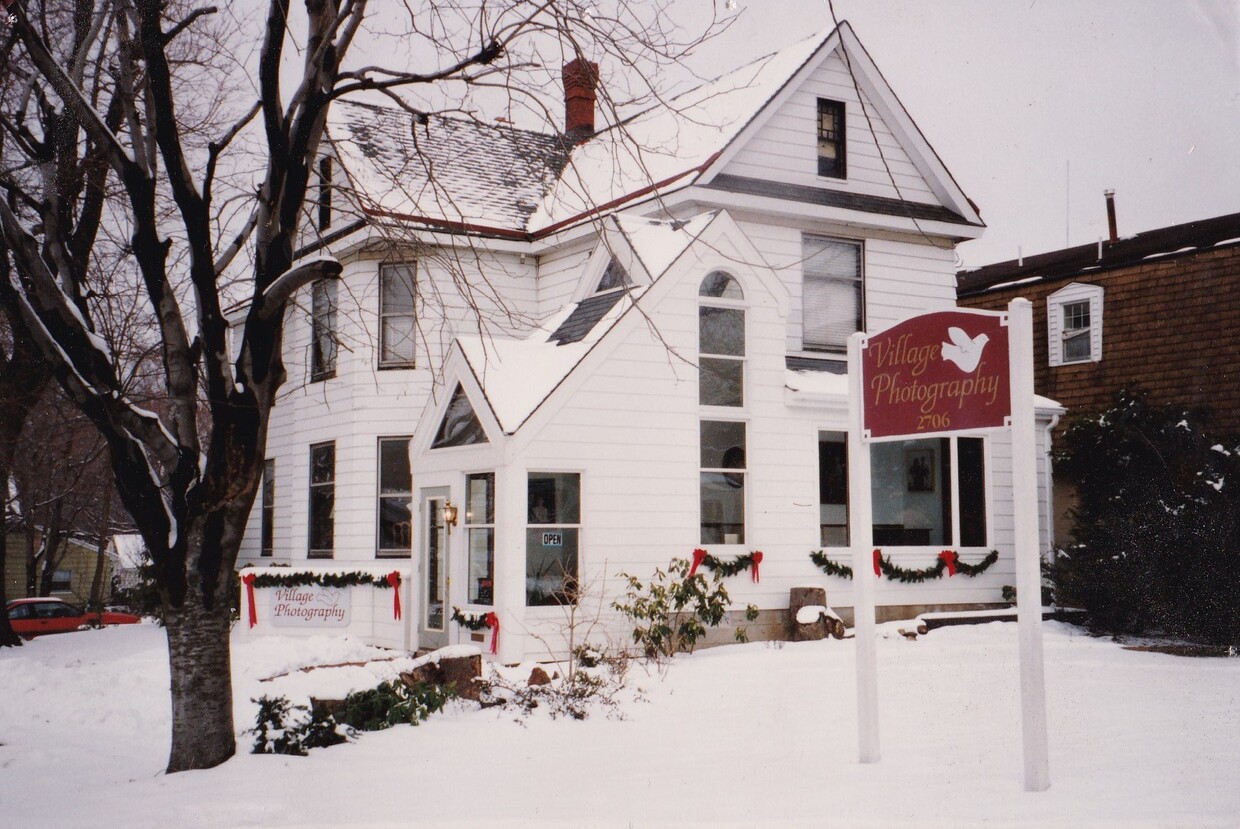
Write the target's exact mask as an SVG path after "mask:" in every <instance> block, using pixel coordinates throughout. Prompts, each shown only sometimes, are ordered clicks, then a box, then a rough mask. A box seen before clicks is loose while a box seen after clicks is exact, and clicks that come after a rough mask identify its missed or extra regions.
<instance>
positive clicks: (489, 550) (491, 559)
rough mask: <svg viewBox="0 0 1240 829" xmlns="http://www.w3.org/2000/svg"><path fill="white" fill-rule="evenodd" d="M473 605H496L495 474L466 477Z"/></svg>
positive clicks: (486, 473)
mask: <svg viewBox="0 0 1240 829" xmlns="http://www.w3.org/2000/svg"><path fill="white" fill-rule="evenodd" d="M465 532H466V534H467V538H466V542H467V543H468V544H469V584H468V585H467V589H468V591H469V598H468V601H469V603H470V604H480V605H492V604H495V473H494V472H476V473H474V474H472V475H466V476H465Z"/></svg>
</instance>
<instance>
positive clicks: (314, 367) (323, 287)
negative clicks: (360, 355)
mask: <svg viewBox="0 0 1240 829" xmlns="http://www.w3.org/2000/svg"><path fill="white" fill-rule="evenodd" d="M310 316H311V326H310V327H311V332H310V380H311V382H316V381H318V380H327V379H330V378H332V377H335V376H336V347H337V343H336V280H334V279H320V280H319V281H318V282H315V283H314V285H312V286H311V288H310Z"/></svg>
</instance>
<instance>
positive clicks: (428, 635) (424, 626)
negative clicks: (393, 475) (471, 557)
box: [418, 489, 449, 649]
mask: <svg viewBox="0 0 1240 829" xmlns="http://www.w3.org/2000/svg"><path fill="white" fill-rule="evenodd" d="M447 500H448V490H447V489H434V490H425V491H424V492H423V494H422V515H421V518H422V521H421V522H420V523H421V524H422V528H423V529H422V543H421V552H420V556H421V558H420V561H419V564H418V590H419V592H420V594H421V601H420V602H419V604H420V605H421V607H422V611H421V618H420V619H419V620H418V647H419V648H420V649H421V648H442V647H445V646H447V644H448V633H447V631H448V585H449V579H448V528H447V527H446V526H444V522H443V508H444V504H445V503H446V502H447Z"/></svg>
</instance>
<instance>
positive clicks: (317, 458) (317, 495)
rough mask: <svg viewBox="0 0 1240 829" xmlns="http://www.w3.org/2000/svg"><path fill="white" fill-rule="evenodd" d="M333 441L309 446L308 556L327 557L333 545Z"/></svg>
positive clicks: (334, 521)
mask: <svg viewBox="0 0 1240 829" xmlns="http://www.w3.org/2000/svg"><path fill="white" fill-rule="evenodd" d="M335 513H336V443H335V441H331V442H328V443H320V444H317V445H315V446H311V447H310V520H309V522H308V523H309V529H310V539H309V541H310V544H309V551H308V555H309V557H310V558H331V557H332V556H333V555H335V547H336V540H335V539H336V514H335Z"/></svg>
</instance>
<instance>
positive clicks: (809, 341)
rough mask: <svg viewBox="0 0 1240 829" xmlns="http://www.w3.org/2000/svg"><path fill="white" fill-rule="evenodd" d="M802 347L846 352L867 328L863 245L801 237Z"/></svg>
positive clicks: (824, 238) (814, 237) (817, 237)
mask: <svg viewBox="0 0 1240 829" xmlns="http://www.w3.org/2000/svg"><path fill="white" fill-rule="evenodd" d="M801 257H802V260H801V347H802V348H803V349H805V350H806V351H836V352H843V351H845V350H846V349H847V347H848V338H849V337H850V336H851V335H852V334H854V333H855V332H857V331H862V330H864V328H865V309H864V292H863V285H864V279H863V275H862V267H861V243H860V242H849V241H845V240H843V239H828V238H826V237H823V236H809V235H806V236H802V237H801Z"/></svg>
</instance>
